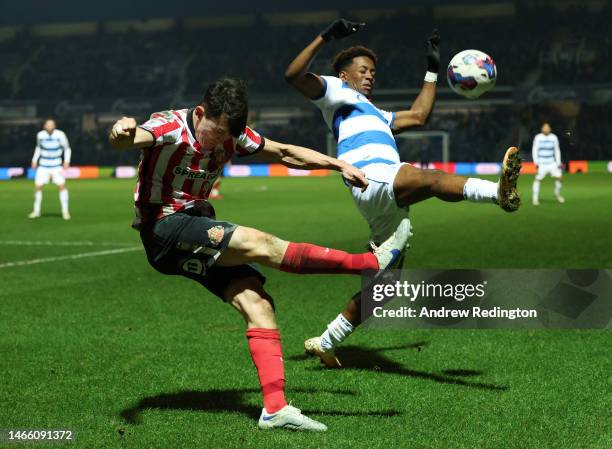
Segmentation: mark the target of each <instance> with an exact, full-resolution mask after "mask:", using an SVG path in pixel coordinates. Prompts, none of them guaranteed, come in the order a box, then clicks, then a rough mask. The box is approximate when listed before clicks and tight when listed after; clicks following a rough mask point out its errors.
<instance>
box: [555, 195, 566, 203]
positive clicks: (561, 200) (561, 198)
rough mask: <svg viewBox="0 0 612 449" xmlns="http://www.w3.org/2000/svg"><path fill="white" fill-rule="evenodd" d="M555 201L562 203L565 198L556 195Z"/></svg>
mask: <svg viewBox="0 0 612 449" xmlns="http://www.w3.org/2000/svg"><path fill="white" fill-rule="evenodd" d="M557 201H558V202H560V203H561V204H563V203H565V198H563V197H562V196H561V195H557Z"/></svg>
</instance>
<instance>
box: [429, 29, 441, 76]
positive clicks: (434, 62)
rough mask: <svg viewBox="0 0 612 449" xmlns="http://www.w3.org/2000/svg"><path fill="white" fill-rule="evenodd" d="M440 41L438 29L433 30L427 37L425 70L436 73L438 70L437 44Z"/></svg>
mask: <svg viewBox="0 0 612 449" xmlns="http://www.w3.org/2000/svg"><path fill="white" fill-rule="evenodd" d="M439 43H440V33H438V30H437V29H436V30H433V32H432V33H431V36H429V38H427V44H426V49H427V71H428V72H433V73H438V70H440V49H439V48H438V44H439Z"/></svg>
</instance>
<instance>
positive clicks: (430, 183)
mask: <svg viewBox="0 0 612 449" xmlns="http://www.w3.org/2000/svg"><path fill="white" fill-rule="evenodd" d="M364 25H365V24H364V23H356V22H350V21H348V20H345V19H338V20H336V21H334V22H333V23H332V24H330V25H329V26H328V27H327V28H326V29H325V30H324V31H323V32H322V33H321V34H320V35H319V36H317V37H316V38H315V39H314V40H313V41H312V42H311V43H310V44H309V45H308V46H307V47H306V48H304V49H303V50H302V51H301V52H300V53H299V54H298V56H297V57H296V58H295V59H294V60H293V61H292V62H291V64H290V65H289V67H288V68H287V70H286V72H285V79H286V80H287V81H288V82H289V83H290V84H292V85H293V86H294V87H295V88H296V89H297V90H298V91H300V92H301V93H302V94H303V95H304V96H305V97H307V98H308V99H310V100H311V101H312V102H313V103H314V104H315V105H316V106H317V107H318V108H319V109H320V110H321V113H322V115H323V118H324V120H325V122H326V124H327V125H328V127H329V128H330V130H331V131H332V132H333V133H334V136H335V138H336V139H337V141H338V159H340V160H344V161H346V162H349V163H351V164H352V165H354V166H355V167H358V168H360V169H361V170H362V171H363V172H364V173H365V175H366V178H367V179H368V181H369V183H370V187H369V188H368V189H367V190H366V191H365V192H360V191H359V189H354V188H351V194H352V196H353V200H354V201H355V204H356V205H357V208H358V209H359V211H360V212H361V214H362V215H363V217H364V218H365V219H366V221H367V222H368V224H369V226H370V230H371V236H370V239H371V243H372V244H373V245H374V246H375V245H376V244H378V242H380V241H383V240H384V239H385V238H387V237H388V236H389V235H390V234H391V233H392V232H393V230H394V228H395V227H397V224H398V223H399V222H400V221H401V220H402V219H403V218H406V217H407V215H408V207H409V206H410V205H411V204H415V203H417V202H419V201H423V200H425V199H428V198H432V197H437V198H440V199H442V200H444V201H451V202H455V201H462V200H468V201H473V202H484V203H490V204H497V205H499V206H500V207H501V208H502V209H503V210H506V211H508V212H512V211H515V210H517V209H518V207H519V205H520V198H519V195H518V192H517V190H516V182H517V178H518V175H519V172H520V157H519V153H518V149H517V148H516V147H511V148H509V149H508V150H507V151H506V154H505V157H504V161H503V163H502V174H501V177H500V180H499V182H497V183H495V182H491V181H486V180H482V179H477V178H465V177H462V176H457V175H454V174H449V173H445V172H442V171H439V170H422V169H419V168H416V167H413V166H411V165H409V164H404V163H402V162H400V158H399V153H398V150H397V145H396V143H395V140H394V138H393V135H394V134H397V133H401V132H403V131H406V130H408V129H410V128H412V127H414V126H422V125H424V124H425V123H426V122H427V120H428V117H429V114H430V113H431V110H432V108H433V104H434V100H435V93H436V81H437V77H438V71H439V68H440V53H439V49H438V44H439V42H440V37H439V34H438V32H437V30H434V32H433V34H432V35H431V36H430V37H429V39H428V40H427V45H426V53H427V55H426V56H427V72H426V74H425V80H424V83H423V87H422V88H421V91H420V93H419V95H418V96H417V98H416V100H415V101H414V102H413V103H412V106H411V107H410V108H409V109H406V110H401V111H396V112H388V111H384V110H382V109H379V108H377V107H376V106H375V105H374V104H372V103H371V101H370V98H369V97H370V96H371V94H372V90H373V88H374V84H375V79H376V65H377V57H376V54H375V53H374V52H373V51H372V50H371V49H369V48H367V47H363V46H354V47H350V48H347V49H345V50H343V51H341V52H340V53H338V54H337V55H336V57H335V58H334V61H333V68H334V71H335V74H336V76H320V75H317V74H314V73H311V72H309V71H308V69H309V67H310V64H311V62H312V61H313V59H314V58H315V56H316V54H317V52H318V51H319V49H320V48H321V47H323V46H324V45H325V43H326V42H328V41H330V40H332V39H341V38H344V37H346V36H349V35H351V34H353V33H356V32H357V31H359V29H360V28H362V27H363V26H364ZM359 301H360V294H359V293H358V294H357V295H355V296H353V298H352V299H351V300H350V301H349V302H348V304H347V305H346V307H345V309H344V310H343V312H342V313H341V314H340V315H338V317H337V318H336V319H334V320H333V321H332V322H331V323H330V324H329V325H328V327H327V329H326V330H325V332H323V334H322V335H321V337H315V338H312V339H309V340H307V341H306V342H305V347H306V350H307V352H308V353H310V354H313V355H316V356H318V357H320V358H321V361H322V362H323V363H324V364H325V365H326V366H328V367H337V366H340V362H339V361H338V359H337V358H336V357H335V356H334V354H333V349H334V347H335V346H336V345H337V344H338V343H340V342H341V341H342V340H344V339H345V338H346V337H347V336H348V335H349V334H350V333H351V332H352V331H353V329H354V327H355V326H356V325H358V324H360V322H361V306H360V304H359Z"/></svg>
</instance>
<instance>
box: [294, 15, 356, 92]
mask: <svg viewBox="0 0 612 449" xmlns="http://www.w3.org/2000/svg"><path fill="white" fill-rule="evenodd" d="M364 25H365V23H358V22H351V21H348V20H345V19H338V20H335V21H334V22H332V23H331V24H330V25H328V26H327V28H325V29H324V30H323V31H322V32H321V34H320V35H319V36H317V37H316V38H315V39H314V40H313V41H312V42H311V43H310V44H308V46H307V47H306V48H304V49H303V50H302V51H301V52H300V53H299V54H298V55H297V56H296V57H295V59H294V60H293V61H291V64H289V67H287V70H286V71H285V80H287V82H288V83H289V84H291V85H292V86H293V87H295V88H296V89H297V90H299V91H300V92H301V93H302V94H303V95H304V96H305V97H307V98H310V99H311V100H314V99H316V98H320V97H321V96H322V95H323V94H324V91H323V89H324V84H323V80H322V79H321V78H320V77H319V76H318V75H316V74H314V73H311V72H309V71H308V68H309V67H310V64H311V63H312V60H313V59H314V58H315V56H316V55H317V52H318V51H319V49H320V48H321V47H322V46H323V45H324V44H325V42H327V41H329V40H332V39H342V38H343V37H346V36H349V35H351V34H353V33H356V32H357V31H359V29H360V28H361V27H363V26H364Z"/></svg>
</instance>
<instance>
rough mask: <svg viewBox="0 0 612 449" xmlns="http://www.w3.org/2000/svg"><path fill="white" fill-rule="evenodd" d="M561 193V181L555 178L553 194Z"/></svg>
mask: <svg viewBox="0 0 612 449" xmlns="http://www.w3.org/2000/svg"><path fill="white" fill-rule="evenodd" d="M559 195H561V181H559V180H558V179H555V196H559Z"/></svg>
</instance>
